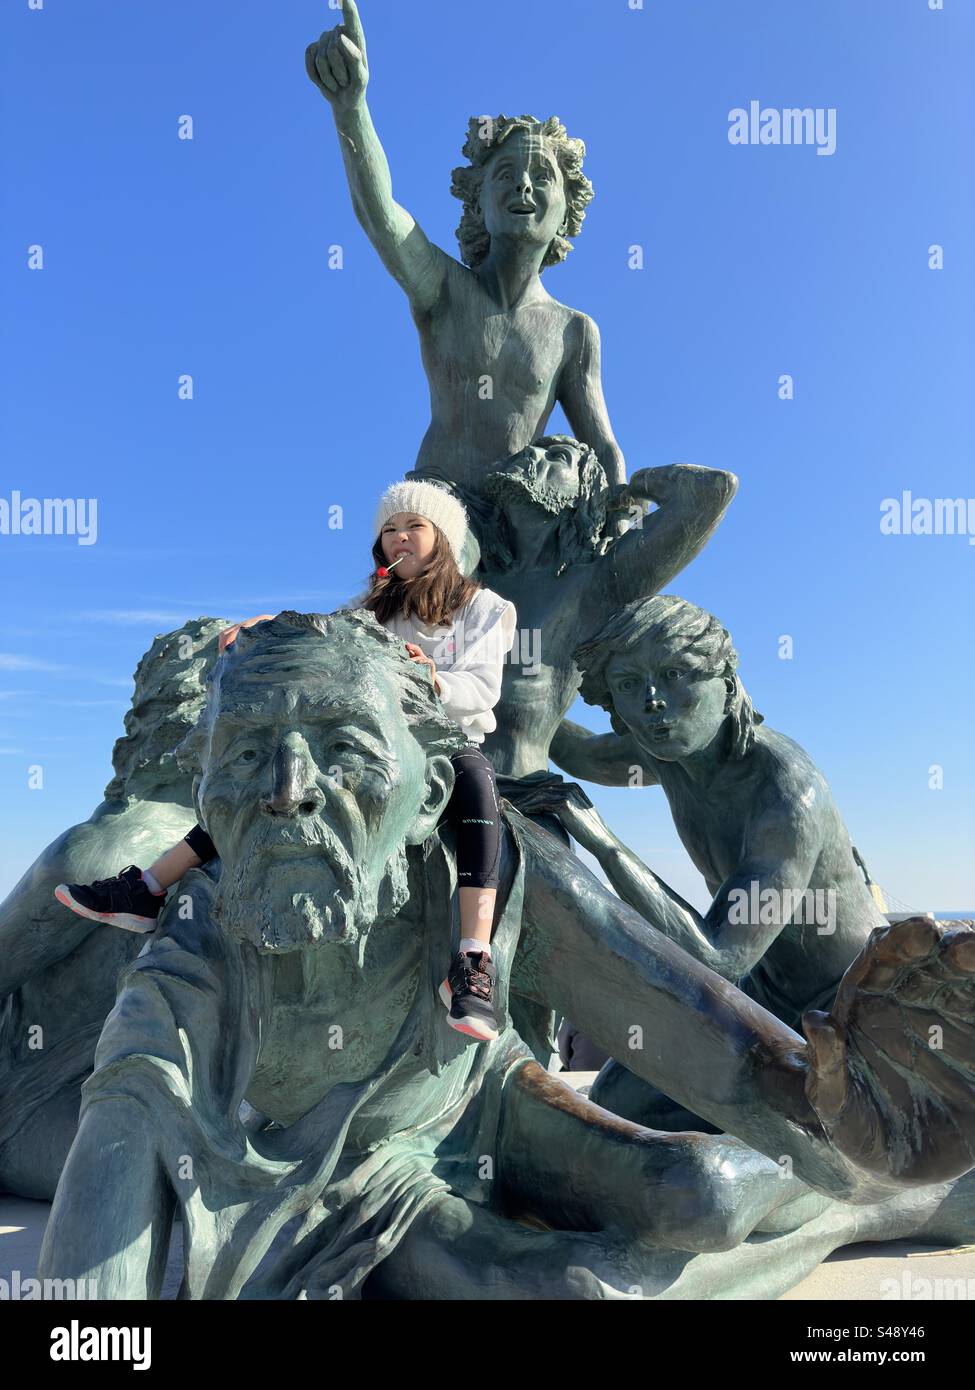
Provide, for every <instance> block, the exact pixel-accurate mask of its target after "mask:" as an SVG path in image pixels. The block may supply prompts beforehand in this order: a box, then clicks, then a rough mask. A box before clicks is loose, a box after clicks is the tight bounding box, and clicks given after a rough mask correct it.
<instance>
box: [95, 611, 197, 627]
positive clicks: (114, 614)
mask: <svg viewBox="0 0 975 1390" xmlns="http://www.w3.org/2000/svg"><path fill="white" fill-rule="evenodd" d="M78 618H79V621H81V622H83V623H112V624H116V625H118V626H120V627H128V626H131V627H139V626H142V625H143V624H145V623H162V624H163V625H164V626H168V627H182V626H183V624H184V623H185V622H186V619H187V613H186V610H185V609H182V610H181V611H180V612H175V611H173V612H170V613H167V612H164V611H162V610H160V609H158V608H93V609H90V610H89V611H88V612H85V613H79V614H78Z"/></svg>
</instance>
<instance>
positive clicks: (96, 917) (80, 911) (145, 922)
mask: <svg viewBox="0 0 975 1390" xmlns="http://www.w3.org/2000/svg"><path fill="white" fill-rule="evenodd" d="M54 896H55V897H56V898H57V900H58V902H59V903H63V904H64V906H65V907H68V908H70V909H71V911H72V912H73V913H75V914H76V916H78V917H87V918H88V920H89V921H90V922H101V923H102V924H103V925H104V926H106V927H121V928H122V930H123V931H134V932H138V933H139V935H140V936H146V935H147V934H148V933H149V932H151V931H155V930H156V919H155V917H136V916H134V915H133V914H132V913H131V912H95V911H94V910H93V909H92V908H90V907H85V906H84V905H83V904H82V903H79V902H76V901H75V899H74V898H73V897H72V896H71V894H70V892H69V891H68V885H67V884H66V883H59V884H58V886H57V887H56V888H55V890H54Z"/></svg>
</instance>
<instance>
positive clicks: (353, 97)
mask: <svg viewBox="0 0 975 1390" xmlns="http://www.w3.org/2000/svg"><path fill="white" fill-rule="evenodd" d="M305 68H306V70H307V73H308V76H309V77H310V78H311V80H312V82H314V84H315V86H316V87H317V88H318V90H319V91H320V92H321V93H322V95H323V96H324V97H325V99H326V100H327V101H328V103H329V105H330V106H331V108H332V114H333V115H334V117H335V129H336V131H337V132H338V137H339V146H340V148H341V150H342V160H343V162H344V164H345V173H346V177H347V178H348V181H349V191H350V192H351V194H352V206H353V208H354V209H355V215H356V217H357V218H358V219H359V222H360V223H361V225H362V228H363V230H364V231H365V233H366V236H367V237H368V238H369V240H370V241H371V242H372V244H373V246H374V247H375V248H376V250H377V251H378V253H379V257H380V260H381V261H382V263H383V265H384V266H385V267H386V269H387V270H388V271H389V273H390V275H392V277H393V279H394V280H395V281H396V282H397V284H399V285H401V286H402V288H403V289H404V290H405V291H406V294H407V295H408V297H409V300H410V307H411V309H412V310H413V311H414V312H415V313H425V312H428V311H429V310H430V309H432V308H433V306H434V304H435V303H436V301H437V298H438V297H439V294H440V291H441V288H442V286H443V282H444V276H445V275H446V273H447V266H448V264H449V262H450V257H449V256H448V255H447V254H446V253H445V252H444V251H441V250H440V248H439V247H438V246H434V245H433V243H432V242H430V241H428V240H427V238H426V236H425V235H424V233H423V231H422V230H421V229H420V227H418V226H417V224H416V222H414V220H413V218H412V217H411V216H410V214H409V213H408V212H407V211H406V209H405V208H402V207H400V205H399V204H398V203H397V202H396V200H395V199H394V197H393V183H392V178H391V176H390V172H389V164H388V163H387V160H386V155H385V153H384V151H383V147H382V145H381V144H380V143H379V136H378V135H377V134H376V129H375V126H374V125H373V123H372V117H371V115H370V114H369V108H368V106H367V105H366V85H367V83H368V81H369V66H368V61H367V58H366V41H365V37H364V35H363V32H362V23H361V20H360V19H359V12H358V10H357V9H356V5H355V0H343V5H342V23H341V24H340V25H338V26H337V27H336V28H334V29H329V30H326V31H325V32H324V33H323V34H322V36H321V38H320V39H319V40H318V42H317V43H310V44H309V45H308V47H307V49H306V50H305Z"/></svg>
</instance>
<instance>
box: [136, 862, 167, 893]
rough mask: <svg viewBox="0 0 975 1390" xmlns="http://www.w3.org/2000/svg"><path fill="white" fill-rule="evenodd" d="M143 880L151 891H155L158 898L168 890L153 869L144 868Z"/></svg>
mask: <svg viewBox="0 0 975 1390" xmlns="http://www.w3.org/2000/svg"><path fill="white" fill-rule="evenodd" d="M142 881H143V883H144V884H145V885H146V887H147V888H148V889H149V892H150V893H155V895H156V897H157V898H158V897H159V896H160V894H162V893H165V891H166V890H165V888H163V886H162V884H161V883H160V882H159V880H158V878H156V876H155V874H154V873H153V872H152V870H151V869H143V870H142Z"/></svg>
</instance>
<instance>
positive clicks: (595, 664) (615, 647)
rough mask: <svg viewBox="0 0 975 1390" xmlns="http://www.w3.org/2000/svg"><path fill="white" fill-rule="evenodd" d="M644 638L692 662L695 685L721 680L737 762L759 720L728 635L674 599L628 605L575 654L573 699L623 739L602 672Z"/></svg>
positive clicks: (697, 610)
mask: <svg viewBox="0 0 975 1390" xmlns="http://www.w3.org/2000/svg"><path fill="white" fill-rule="evenodd" d="M645 637H649V638H650V639H651V641H652V642H654V643H655V644H656V645H657V646H658V647H660V648H662V649H663V650H664V651H666V652H669V653H671V654H673V655H674V656H677V655H681V656H683V657H684V658H685V659H687V660H689V661H690V662H692V663H693V665H694V666H695V667H696V668H697V675H698V677H699V678H700V679H707V678H710V677H715V676H718V677H723V678H724V682H725V687H726V689H727V692H728V694H727V699H726V701H725V714H726V715H728V716H729V717H730V719H731V729H732V750H733V753H734V756H735V757H736V758H743V757H744V756H745V754H746V753H747V752H748V750H749V748H751V746H752V743H753V742H754V740H755V726H756V725H758V724H761V723H762V722H763V720H764V716H763V715H761V714H759V712H758V710H756V709H755V707H754V706H753V704H752V702H751V700H750V699H749V697H748V693H747V691H746V690H745V687H744V686H743V685H742V683H741V679H740V678H739V675H738V653H737V652H736V651H735V648H734V645H733V643H732V640H731V635H730V633H729V632H728V630H727V628H725V627H722V625H721V623H720V622H719V621H718V619H717V618H716V617H715V616H714V615H713V614H712V613H708V612H707V611H706V610H705V609H703V608H699V607H698V606H697V604H695V603H688V601H687V600H686V599H682V598H677V597H676V595H674V594H657V595H655V596H654V597H653V598H648V599H637V600H636V601H635V602H633V603H628V604H627V605H626V606H625V607H624V608H621V609H619V610H618V611H617V612H616V613H614V614H613V616H612V617H611V618H610V619H609V621H608V622H606V623H605V624H604V625H603V627H602V628H601V630H600V631H599V632H598V633H596V635H595V636H594V637H590V638H589V640H588V641H587V642H583V643H582V644H581V645H580V646H578V647H577V648H576V649H575V652H574V653H573V660H574V661H575V663H576V666H577V667H578V668H579V670H580V671H581V672H582V684H581V686H580V689H579V694H580V695H581V696H582V698H583V699H584V700H585V701H586V703H587V704H589V705H601V706H602V708H603V709H604V710H606V711H607V713H608V714H609V717H610V723H611V724H612V726H613V728H614V730H615V731H616V733H618V734H625V733H626V725H625V724H624V722H623V720H622V719H620V717H619V715H618V714H617V713H616V710H615V708H614V706H613V696H612V693H611V692H610V689H609V682H608V680H607V676H606V667H607V665H608V664H609V660H610V658H611V657H613V656H616V655H619V654H622V653H623V652H628V651H632V650H633V649H634V648H635V647H638V646H639V645H640V643H641V642H642V641H643V639H644V638H645Z"/></svg>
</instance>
